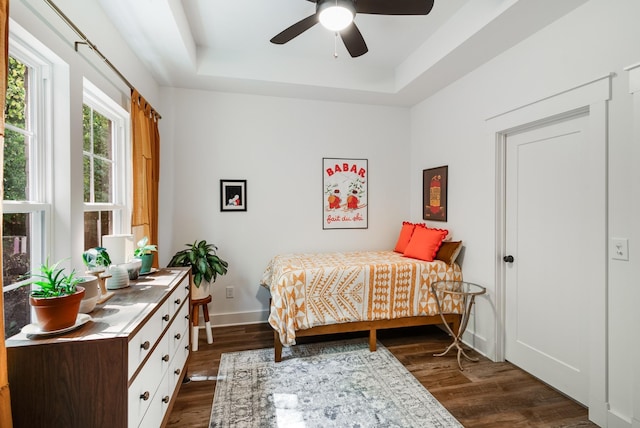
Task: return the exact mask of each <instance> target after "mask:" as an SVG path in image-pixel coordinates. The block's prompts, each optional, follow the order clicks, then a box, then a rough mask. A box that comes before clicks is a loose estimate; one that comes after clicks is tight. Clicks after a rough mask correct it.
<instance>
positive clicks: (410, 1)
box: [355, 0, 433, 15]
mask: <svg viewBox="0 0 640 428" xmlns="http://www.w3.org/2000/svg"><path fill="white" fill-rule="evenodd" d="M355 5H356V13H370V14H374V15H426V14H428V13H429V12H431V9H433V0H358V1H357V2H355Z"/></svg>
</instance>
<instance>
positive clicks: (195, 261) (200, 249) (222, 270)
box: [168, 240, 229, 287]
mask: <svg viewBox="0 0 640 428" xmlns="http://www.w3.org/2000/svg"><path fill="white" fill-rule="evenodd" d="M185 245H186V246H187V247H188V248H187V249H184V250H181V251H178V252H177V253H175V254H174V256H173V257H172V258H171V261H169V264H168V266H190V267H191V273H192V274H193V283H194V284H195V286H196V287H200V283H201V282H202V280H203V279H204V280H205V281H208V282H215V281H216V277H217V276H218V275H224V274H226V273H227V267H228V266H229V263H227V262H226V261H224V260H222V259H221V258H220V257H218V256H217V255H216V251H217V250H218V247H216V246H215V245H213V244H207V241H205V240H202V241H200V242H198V241H194V243H193V244H185Z"/></svg>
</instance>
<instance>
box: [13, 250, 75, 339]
mask: <svg viewBox="0 0 640 428" xmlns="http://www.w3.org/2000/svg"><path fill="white" fill-rule="evenodd" d="M61 262H62V261H59V262H57V263H54V264H53V265H49V259H47V261H46V262H45V263H44V264H43V265H42V266H40V273H31V274H27V276H28V277H31V278H33V280H31V281H29V282H27V283H26V284H24V285H29V284H33V285H36V286H38V288H34V289H33V290H31V292H30V294H29V303H30V304H31V306H32V307H33V308H34V310H35V313H36V317H37V319H38V326H39V327H40V330H42V331H44V332H46V331H56V330H62V329H65V328H68V327H72V326H73V325H74V324H75V322H76V319H77V317H78V311H79V309H80V301H81V300H82V298H83V297H84V293H85V289H84V287H81V286H78V284H79V283H80V282H82V279H81V278H80V277H78V276H76V272H75V270H74V271H72V272H71V273H70V274H69V275H66V274H65V273H64V268H63V267H59V266H60V263H61Z"/></svg>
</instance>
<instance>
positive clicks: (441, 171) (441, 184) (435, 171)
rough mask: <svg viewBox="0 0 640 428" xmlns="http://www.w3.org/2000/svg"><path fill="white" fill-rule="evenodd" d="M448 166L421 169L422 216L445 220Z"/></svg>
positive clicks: (429, 218) (428, 218)
mask: <svg viewBox="0 0 640 428" xmlns="http://www.w3.org/2000/svg"><path fill="white" fill-rule="evenodd" d="M447 170H448V166H439V167H437V168H431V169H425V170H423V171H422V188H423V190H422V213H423V214H422V218H423V219H425V220H435V221H447Z"/></svg>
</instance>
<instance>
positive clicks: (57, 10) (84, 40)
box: [44, 0, 162, 119]
mask: <svg viewBox="0 0 640 428" xmlns="http://www.w3.org/2000/svg"><path fill="white" fill-rule="evenodd" d="M44 1H45V2H46V3H47V4H48V5H49V7H51V9H53V11H54V12H55V13H56V14H57V15H58V16H59V17H60V18H62V20H63V21H64V22H65V23H66V24H67V25H68V26H69V27H70V28H71V29H72V30H73V31H74V32H75V33H76V34H77V35H78V37H80V38H81V39H82V41H76V42H75V43H74V44H73V47H74V49H75V51H76V52H78V45H87V46H88V47H89V49H91V50H92V51H93V52H95V53H96V55H98V56H99V57H100V59H102V61H104V63H105V64H107V66H108V67H109V68H110V69H111V70H112V71H113V72H114V73H116V75H117V76H118V77H119V78H120V79H121V80H122V81H123V82H124V83H125V84H126V85H127V86H128V87H129V89H130V90H131V91H133V90H134V89H135V88H134V87H133V85H132V84H131V82H129V80H127V78H126V77H124V75H123V74H122V73H121V72H120V70H118V69H117V68H116V66H115V65H113V64H112V63H111V61H109V59H108V58H107V57H106V56H104V54H103V53H102V52H100V49H98V47H97V46H96V45H94V44H93V43H91V40H89V38H88V37H87V36H85V34H84V33H83V32H82V31H81V30H80V29H79V28H78V26H77V25H76V24H74V23H73V21H71V19H69V17H68V16H67V15H65V14H64V12H62V10H60V8H59V7H58V6H56V4H55V3H53V1H52V0H44ZM151 111H152V112H153V113H154V114H155V115H156V116H157V117H158V119H162V116H160V114H159V113H158V112H157V111H156V110H155V109H153V108H152V109H151Z"/></svg>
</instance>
